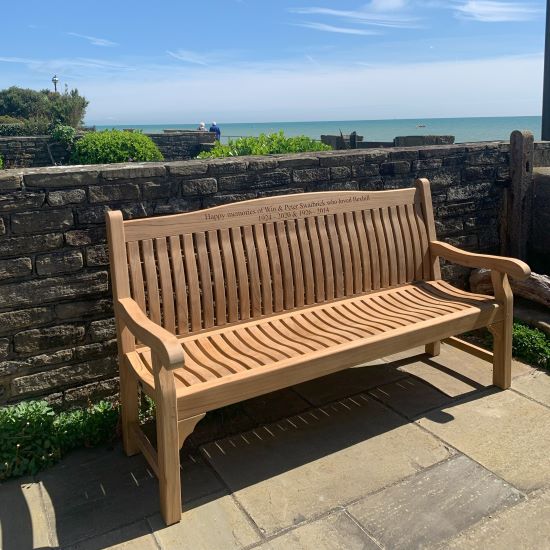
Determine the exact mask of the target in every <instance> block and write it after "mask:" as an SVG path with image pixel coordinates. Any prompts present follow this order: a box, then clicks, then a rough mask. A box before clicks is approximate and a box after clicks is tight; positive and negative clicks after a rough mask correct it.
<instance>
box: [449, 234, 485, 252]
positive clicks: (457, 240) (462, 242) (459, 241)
mask: <svg viewBox="0 0 550 550" xmlns="http://www.w3.org/2000/svg"><path fill="white" fill-rule="evenodd" d="M445 242H447V243H449V244H452V245H453V246H458V247H459V248H466V249H470V250H475V249H476V248H477V246H478V238H477V235H459V236H457V237H447V238H446V239H445Z"/></svg>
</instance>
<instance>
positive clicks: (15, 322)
mask: <svg viewBox="0 0 550 550" xmlns="http://www.w3.org/2000/svg"><path fill="white" fill-rule="evenodd" d="M53 318H54V312H53V309H51V308H48V307H34V308H31V309H23V310H19V311H6V312H5V313H0V334H11V333H13V332H14V331H16V330H18V329H21V328H28V327H30V326H31V325H32V326H40V325H44V324H46V323H49V322H50V321H51V320H52V319H53Z"/></svg>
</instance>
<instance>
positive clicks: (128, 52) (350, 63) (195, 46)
mask: <svg viewBox="0 0 550 550" xmlns="http://www.w3.org/2000/svg"><path fill="white" fill-rule="evenodd" d="M545 4H546V2H545V1H544V0H527V1H525V0H522V1H512V0H449V1H440V0H371V1H369V2H364V1H363V2H361V1H351V0H341V1H338V2H337V1H330V0H272V1H270V0H201V1H199V2H184V1H181V0H180V1H165V0H159V1H157V2H140V1H134V2H128V1H126V0H123V1H118V2H117V1H115V0H111V1H109V2H107V1H105V0H95V1H94V2H74V0H73V1H71V2H66V1H60V0H57V1H56V0H52V1H50V2H44V1H43V0H41V1H37V0H27V1H26V2H20V3H18V4H15V3H11V2H10V3H9V4H8V5H9V7H3V8H2V19H3V20H5V21H7V22H8V24H4V25H2V33H1V35H0V87H1V88H4V87H7V86H10V85H19V86H28V87H32V88H46V87H48V86H51V77H52V76H53V74H54V73H56V74H57V75H58V77H59V78H60V80H61V83H62V85H65V84H67V85H68V86H69V87H71V88H72V87H78V89H79V90H80V92H81V93H83V94H84V95H85V96H86V97H88V98H89V99H90V106H89V108H88V116H87V119H88V120H87V121H88V122H89V123H95V124H102V123H105V124H111V123H112V124H119V123H120V124H125V123H128V124H129V123H136V124H137V123H144V124H146V123H170V122H171V123H184V122H195V121H197V120H203V119H207V120H210V119H211V118H212V117H215V118H217V119H218V120H220V121H223V122H252V121H288V120H349V119H376V118H409V117H410V118H416V117H423V118H427V117H451V116H506V115H511V116H513V115H537V114H540V104H541V96H542V67H543V48H544V20H545V18H544V8H545Z"/></svg>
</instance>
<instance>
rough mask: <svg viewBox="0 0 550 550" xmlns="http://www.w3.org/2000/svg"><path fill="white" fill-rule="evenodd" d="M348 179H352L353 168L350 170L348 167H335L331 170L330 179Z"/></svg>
mask: <svg viewBox="0 0 550 550" xmlns="http://www.w3.org/2000/svg"><path fill="white" fill-rule="evenodd" d="M359 166H364V165H359ZM347 178H351V168H349V167H348V166H333V167H332V168H331V169H330V179H333V180H343V179H347Z"/></svg>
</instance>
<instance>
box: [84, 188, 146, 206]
mask: <svg viewBox="0 0 550 550" xmlns="http://www.w3.org/2000/svg"><path fill="white" fill-rule="evenodd" d="M88 194H89V197H90V203H92V204H93V203H97V202H111V201H133V200H137V199H139V186H138V185H136V184H135V183H117V184H116V185H93V186H91V187H90V188H89V189H88Z"/></svg>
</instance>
